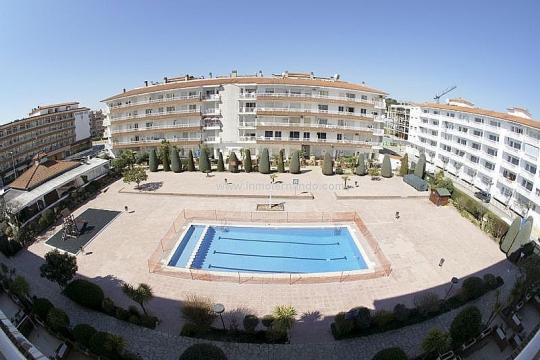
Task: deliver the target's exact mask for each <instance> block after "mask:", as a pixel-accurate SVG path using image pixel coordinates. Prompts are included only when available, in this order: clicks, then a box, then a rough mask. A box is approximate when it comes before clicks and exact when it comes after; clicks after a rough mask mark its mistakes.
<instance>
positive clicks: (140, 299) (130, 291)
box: [122, 283, 154, 315]
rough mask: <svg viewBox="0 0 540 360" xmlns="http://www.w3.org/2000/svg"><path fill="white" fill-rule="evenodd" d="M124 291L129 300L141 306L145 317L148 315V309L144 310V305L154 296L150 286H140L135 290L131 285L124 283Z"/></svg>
mask: <svg viewBox="0 0 540 360" xmlns="http://www.w3.org/2000/svg"><path fill="white" fill-rule="evenodd" d="M122 291H123V292H124V294H126V296H127V297H128V298H130V299H131V300H133V301H135V302H136V303H137V304H139V305H140V306H141V309H142V311H143V312H144V314H145V315H148V313H147V312H146V309H145V308H144V304H145V303H147V302H148V301H150V300H151V299H152V297H153V296H154V295H153V294H152V288H151V287H150V285H147V284H139V286H138V287H136V288H135V287H134V286H133V285H131V284H128V283H123V284H122Z"/></svg>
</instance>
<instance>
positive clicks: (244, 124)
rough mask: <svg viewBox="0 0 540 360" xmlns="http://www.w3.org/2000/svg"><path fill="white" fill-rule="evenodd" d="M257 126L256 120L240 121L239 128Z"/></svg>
mask: <svg viewBox="0 0 540 360" xmlns="http://www.w3.org/2000/svg"><path fill="white" fill-rule="evenodd" d="M255 126H257V124H256V123H255V122H247V123H240V124H239V125H238V127H239V128H255Z"/></svg>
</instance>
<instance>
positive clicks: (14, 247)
mask: <svg viewBox="0 0 540 360" xmlns="http://www.w3.org/2000/svg"><path fill="white" fill-rule="evenodd" d="M9 229H11V228H9ZM8 231H9V230H8ZM22 248H23V246H22V244H21V243H20V242H18V241H15V240H8V238H7V237H5V236H2V234H0V252H2V254H4V255H5V256H6V257H11V256H13V255H15V254H17V253H18V252H19V251H20V250H21V249H22Z"/></svg>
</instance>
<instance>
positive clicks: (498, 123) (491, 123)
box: [489, 120, 501, 128]
mask: <svg viewBox="0 0 540 360" xmlns="http://www.w3.org/2000/svg"><path fill="white" fill-rule="evenodd" d="M489 125H491V126H493V127H497V128H498V127H501V123H500V122H498V121H495V120H490V121H489Z"/></svg>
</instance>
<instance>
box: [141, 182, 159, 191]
mask: <svg viewBox="0 0 540 360" xmlns="http://www.w3.org/2000/svg"><path fill="white" fill-rule="evenodd" d="M162 186H163V181H156V182H149V183H145V184H142V185H140V186H139V188H138V190H140V191H156V190H158V189H160V188H161V187H162Z"/></svg>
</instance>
